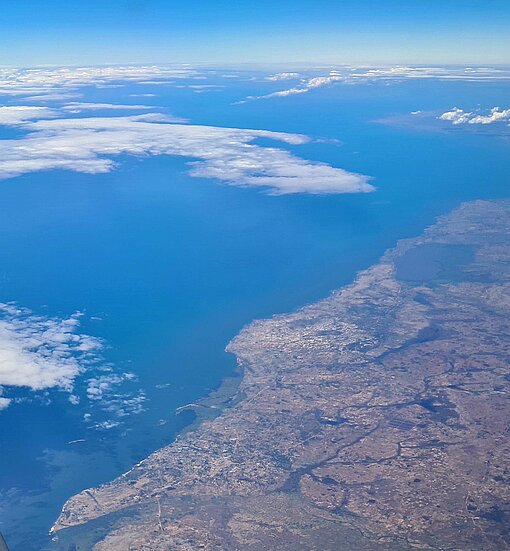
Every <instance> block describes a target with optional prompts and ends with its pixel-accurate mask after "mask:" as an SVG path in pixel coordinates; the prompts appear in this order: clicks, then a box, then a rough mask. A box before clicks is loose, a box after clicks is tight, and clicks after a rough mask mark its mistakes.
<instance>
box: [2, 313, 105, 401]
mask: <svg viewBox="0 0 510 551" xmlns="http://www.w3.org/2000/svg"><path fill="white" fill-rule="evenodd" d="M79 317H80V314H79V313H77V314H74V315H73V316H71V317H69V318H67V319H56V318H44V317H42V316H36V315H35V314H33V313H32V312H31V311H30V310H27V309H24V308H18V307H17V306H15V305H13V304H0V386H4V387H9V386H14V387H27V388H29V389H31V390H43V389H47V388H52V387H59V388H61V389H64V390H67V391H70V390H71V389H72V387H73V382H74V379H75V378H76V377H77V376H78V375H79V374H80V373H81V372H83V371H84V369H85V368H86V366H87V365H88V364H90V363H91V362H93V361H95V360H96V354H97V353H98V352H99V350H100V349H101V342H100V341H99V340H98V339H96V338H94V337H91V336H88V335H82V334H79V333H78V332H77V329H78V326H79Z"/></svg>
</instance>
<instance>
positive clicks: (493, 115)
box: [439, 107, 510, 125]
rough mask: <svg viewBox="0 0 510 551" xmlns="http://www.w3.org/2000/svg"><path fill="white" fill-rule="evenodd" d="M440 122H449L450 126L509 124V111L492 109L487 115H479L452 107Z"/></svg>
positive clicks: (441, 117)
mask: <svg viewBox="0 0 510 551" xmlns="http://www.w3.org/2000/svg"><path fill="white" fill-rule="evenodd" d="M439 119H440V120H443V121H449V122H451V123H452V124H455V125H458V124H493V123H495V122H509V121H510V109H500V108H499V107H493V108H492V109H491V110H490V111H489V114H487V115H484V114H479V113H473V112H467V111H464V110H463V109H460V108H458V107H454V108H453V109H452V110H451V111H446V112H445V113H443V114H442V115H441V116H440V117H439Z"/></svg>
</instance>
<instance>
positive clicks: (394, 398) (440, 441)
mask: <svg viewBox="0 0 510 551" xmlns="http://www.w3.org/2000/svg"><path fill="white" fill-rule="evenodd" d="M228 351H229V352H232V353H234V354H235V355H236V356H237V358H238V361H239V365H240V368H241V370H242V374H243V377H242V380H241V382H240V384H239V386H238V388H237V394H236V396H235V397H234V398H233V399H231V400H229V401H228V403H227V404H225V406H224V408H223V409H222V410H221V411H220V413H219V415H217V416H216V417H215V418H213V419H208V420H205V421H203V422H202V423H201V424H199V425H198V427H197V428H196V429H194V430H192V431H189V432H187V433H185V434H183V435H181V436H180V437H178V438H177V439H176V440H175V442H173V443H172V444H171V445H169V446H167V447H165V448H163V449H161V450H159V451H157V452H155V453H153V454H152V455H151V456H150V457H148V458H147V459H146V460H144V461H143V462H141V463H140V464H139V465H137V466H136V467H134V468H133V469H132V470H131V471H130V472H128V473H126V474H125V475H123V476H121V477H120V478H118V479H117V480H114V481H113V482H111V483H110V484H107V485H105V486H102V487H100V488H96V489H90V490H86V491H84V492H82V493H81V494H79V495H76V496H74V497H73V498H72V499H70V500H69V501H68V502H67V503H66V505H65V506H64V508H63V511H62V514H61V516H60V517H59V519H58V520H57V522H56V524H55V526H54V528H53V532H54V533H56V537H57V538H58V541H59V542H60V544H61V545H64V544H65V546H66V547H63V549H68V547H67V546H68V545H69V542H73V543H72V545H76V548H77V549H78V550H85V549H92V548H93V549H94V551H120V550H122V551H127V550H133V551H134V550H137V551H142V550H143V551H149V550H150V551H160V550H190V551H191V550H197V549H208V550H232V551H234V550H246V551H259V550H288V551H290V550H315V549H316V550H320V551H341V550H349V551H350V550H397V551H398V550H406V549H426V550H429V549H430V550H433V549H441V550H462V551H469V550H499V549H507V548H509V547H510V532H509V529H510V484H509V482H510V440H509V438H508V431H509V421H510V404H509V401H508V391H509V388H510V368H509V360H510V202H504V201H502V202H484V201H476V202H472V203H466V204H464V205H462V206H461V207H460V208H459V209H457V210H455V211H454V212H453V213H451V214H450V215H448V216H445V217H443V218H441V219H439V220H438V222H437V224H435V225H434V226H432V227H430V228H429V229H428V230H427V231H426V232H425V233H424V234H423V235H422V236H421V237H419V238H416V239H410V240H404V241H401V242H400V243H399V244H398V246H397V247H396V248H395V249H394V250H391V251H389V252H387V253H386V254H385V255H384V257H383V258H382V259H381V261H380V262H379V263H378V264H376V265H374V266H373V267H371V268H370V269H368V270H366V271H364V272H362V273H360V274H359V276H358V278H357V279H356V281H355V282H354V283H353V284H352V285H350V286H348V287H345V288H343V289H341V290H339V291H337V292H335V293H333V294H332V295H331V296H330V297H328V298H326V299H325V300H322V301H320V302H317V303H315V304H311V305H309V306H306V307H304V308H302V309H300V310H298V311H296V312H294V313H291V314H286V315H279V316H275V317H273V318H271V319H267V320H261V321H255V322H254V323H252V324H250V325H249V326H247V327H246V328H245V329H244V330H243V331H241V333H240V334H239V335H238V336H237V337H236V338H235V339H234V340H233V341H232V342H231V343H230V344H229V346H228ZM64 542H65V543H64ZM69 548H71V547H69ZM72 548H74V547H72Z"/></svg>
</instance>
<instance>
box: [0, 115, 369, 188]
mask: <svg viewBox="0 0 510 551" xmlns="http://www.w3.org/2000/svg"><path fill="white" fill-rule="evenodd" d="M168 121H172V119H169V118H168V117H165V116H164V115H161V114H159V113H153V114H145V115H137V116H126V117H93V118H73V119H54V120H39V121H35V122H27V123H26V124H25V125H24V128H25V129H27V130H28V131H29V133H28V134H27V135H26V136H24V137H22V138H20V139H16V140H0V178H10V177H14V176H17V175H20V174H24V173H27V172H34V171H40V170H52V169H66V170H74V171H77V172H85V173H92V174H94V173H102V172H108V171H110V170H112V169H113V168H114V167H115V166H116V164H115V162H114V160H113V159H112V157H114V156H117V155H120V154H131V155H177V156H183V157H187V158H194V159H197V160H196V161H194V162H190V163H189V164H190V166H191V167H192V168H191V171H190V174H191V175H192V176H197V177H204V178H215V179H217V180H220V181H222V182H224V183H227V184H229V185H237V186H244V187H248V186H262V187H266V188H268V190H269V192H270V193H272V194H285V193H315V194H322V193H356V192H368V191H372V190H373V187H372V186H371V185H370V184H369V177H367V176H364V175H361V174H355V173H352V172H348V171H346V170H343V169H341V168H334V167H331V166H329V165H326V164H324V163H318V162H312V161H306V160H304V159H300V158H298V157H295V156H294V155H292V154H291V153H290V152H288V151H286V150H283V149H279V148H275V147H262V146H259V145H256V144H254V143H253V142H254V141H255V140H256V139H258V138H267V139H271V140H276V141H281V142H284V143H287V144H291V145H299V144H304V143H306V142H308V141H309V139H308V138H307V137H306V136H303V135H299V134H286V133H282V132H271V131H265V130H244V129H237V128H220V127H213V126H197V125H183V124H170V123H169V122H168Z"/></svg>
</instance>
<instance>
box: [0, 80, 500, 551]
mask: <svg viewBox="0 0 510 551" xmlns="http://www.w3.org/2000/svg"><path fill="white" fill-rule="evenodd" d="M249 86H251V85H250V84H249V83H236V84H235V86H233V87H232V89H228V90H226V91H223V92H221V93H209V94H201V95H198V94H196V95H193V94H190V93H189V91H185V90H176V89H171V88H165V89H164V90H160V89H158V90H157V91H158V94H159V95H158V97H157V98H155V99H154V101H155V102H156V101H157V103H158V104H159V105H164V106H166V107H168V109H169V110H170V111H172V112H173V113H174V114H176V115H179V116H184V117H188V118H190V119H191V121H192V122H196V123H201V124H212V125H221V126H235V127H243V128H264V129H270V130H278V131H287V132H301V133H305V134H308V135H311V136H316V137H322V138H334V139H335V140H339V141H341V142H342V143H341V144H338V143H333V142H328V141H318V142H315V143H310V144H308V145H304V146H296V147H292V148H291V149H292V150H293V152H295V153H296V154H297V155H299V156H302V157H304V158H308V159H316V160H320V161H325V162H328V163H330V164H333V165H335V166H339V167H343V168H346V169H349V170H352V171H358V172H362V173H364V174H369V175H371V176H373V177H374V184H375V185H376V186H377V191H376V192H375V193H372V194H362V195H337V196H328V197H321V196H305V195H296V196H281V197H274V196H268V195H265V194H263V193H261V192H260V191H257V190H253V189H240V188H235V187H228V186H225V185H219V184H217V183H216V182H214V181H210V180H201V179H197V178H190V177H189V176H188V175H186V164H185V160H183V159H177V158H170V157H155V158H146V159H143V160H140V159H133V158H128V157H126V158H123V159H120V161H121V166H120V168H119V169H118V170H115V171H114V172H111V173H109V174H104V175H94V176H92V175H82V174H75V173H70V172H61V171H52V172H48V173H39V174H32V175H26V176H22V177H19V178H16V179H12V180H8V181H4V182H1V183H0V301H2V302H6V301H16V302H17V303H18V304H20V305H23V306H24V307H27V308H30V309H31V310H32V311H34V312H35V313H38V314H43V315H45V316H67V315H69V314H71V313H73V312H75V311H77V310H80V311H83V312H84V316H83V318H82V328H81V330H82V331H83V332H85V333H88V334H91V335H95V336H98V337H100V338H102V339H104V342H105V343H106V348H105V351H104V356H105V358H104V361H105V362H111V363H112V364H113V365H115V366H116V369H119V370H121V371H122V370H126V371H130V372H133V373H135V374H136V376H137V380H136V381H132V382H130V383H129V388H130V390H131V391H133V392H136V391H139V389H143V390H144V392H145V393H146V397H147V400H146V402H145V411H144V412H142V413H140V414H138V415H130V416H127V417H126V418H124V419H123V420H122V424H121V425H119V426H118V427H115V428H112V429H110V430H106V431H95V430H91V429H90V428H88V425H87V424H86V423H84V421H83V415H84V413H87V412H88V411H89V409H90V408H89V406H88V404H87V402H86V401H85V400H83V401H82V403H80V405H77V406H71V405H70V404H69V402H68V400H67V395H65V394H63V393H58V392H51V393H50V394H49V395H48V396H47V397H46V399H47V400H51V403H50V404H46V403H43V401H41V400H35V401H34V400H32V401H28V402H24V403H21V404H16V405H15V406H11V407H10V408H8V409H6V410H5V411H3V412H2V413H1V414H0V429H1V433H0V448H1V450H2V453H1V454H0V530H2V532H4V534H5V536H6V538H7V540H8V541H9V542H10V545H11V546H12V548H13V550H14V551H39V550H41V549H44V548H45V546H46V545H47V543H48V539H47V537H46V532H47V529H48V527H49V526H50V525H51V523H52V521H53V520H54V519H55V517H56V516H57V514H58V512H59V509H60V507H61V506H62V504H63V502H64V501H65V499H66V498H67V497H69V496H70V495H72V494H73V493H75V492H77V491H79V490H81V489H83V488H85V487H88V486H91V485H97V484H99V483H101V482H104V481H107V480H109V479H111V478H112V477H114V476H116V475H118V474H120V473H122V472H124V471H125V470H127V469H128V468H129V467H130V466H131V465H132V464H134V463H136V462H137V461H139V460H140V459H142V458H143V457H144V456H146V455H147V454H148V453H150V451H152V450H154V449H156V448H158V447H160V446H162V445H164V444H165V443H168V442H170V441H171V440H172V438H173V437H174V436H175V434H176V433H177V432H178V431H179V430H181V429H182V428H183V427H184V426H185V425H186V424H187V423H189V422H190V421H191V416H190V415H181V416H175V414H174V411H175V408H177V407H179V406H181V405H183V404H186V403H189V402H191V401H193V400H196V399H197V398H199V397H201V396H204V395H206V394H207V393H208V392H209V391H210V389H212V388H215V387H217V386H218V385H219V384H220V382H221V380H222V379H223V378H224V377H225V376H226V375H228V374H229V373H232V371H233V369H234V365H235V362H234V359H233V358H232V357H230V356H228V355H227V354H226V353H224V352H223V350H224V347H225V345H226V344H227V343H228V341H229V340H230V339H231V338H232V337H233V336H234V335H235V334H236V333H237V332H238V331H239V329H240V328H241V327H242V326H243V325H244V324H246V323H249V322H250V321H251V320H252V319H254V318H258V317H265V316H270V315H272V314H273V313H278V312H283V311H288V310H291V309H294V308H296V307H298V306H300V305H302V304H304V303H307V302H310V301H313V300H316V299H318V298H320V297H322V296H324V295H326V294H327V293H328V292H329V291H331V290H332V289H334V288H337V287H340V286H342V285H344V284H346V283H348V282H350V281H351V280H352V279H353V278H354V276H355V274H356V272H357V271H358V270H360V269H363V268H365V267H367V266H369V265H370V264H371V263H373V262H375V261H376V260H377V258H378V257H379V256H380V255H381V254H382V253H383V252H384V250H385V249H386V248H388V247H391V246H392V245H393V244H394V243H395V241H396V240H397V239H400V238H404V237H410V236H414V235H417V234H419V233H420V232H421V231H422V230H423V229H424V227H426V226H427V225H428V224H430V223H432V222H433V221H434V218H435V217H436V216H437V215H439V214H442V213H445V212H447V211H449V210H450V209H452V208H454V207H455V206H456V205H458V204H459V203H460V202H461V201H464V200H470V199H474V198H497V197H506V196H508V189H509V174H510V172H509V168H510V157H509V144H508V141H506V140H505V139H503V138H501V137H497V136H487V135H482V134H473V133H470V134H468V133H462V132H434V131H428V130H425V129H423V128H420V127H419V126H415V127H401V126H397V125H393V124H380V123H375V122H373V121H374V120H376V119H380V118H384V117H389V116H392V115H399V114H407V113H409V112H410V111H414V110H418V109H422V110H429V109H430V110H434V109H438V110H447V109H449V108H451V107H453V105H460V106H464V105H465V106H466V107H467V108H470V107H471V106H472V105H476V104H479V103H481V104H483V105H484V106H487V107H492V106H493V105H499V104H504V100H505V98H506V97H508V88H507V87H506V86H505V85H504V84H476V83H451V82H446V83H438V82H433V81H430V82H428V81H427V82H426V81H422V82H406V83H401V84H393V85H391V86H386V85H383V84H366V85H358V86H336V87H332V88H328V89H323V90H320V91H317V92H316V93H315V92H314V93H309V94H303V95H301V96H295V97H290V98H286V99H284V100H270V101H260V102H252V103H248V104H244V105H241V106H233V105H231V102H232V100H235V99H238V98H239V97H242V96H243V95H247V94H248V93H250V89H249ZM148 91H155V90H152V89H150V88H148ZM129 92H130V90H129V89H122V90H120V91H119V90H118V89H114V90H102V91H97V90H96V91H93V90H90V91H89V92H88V93H89V95H90V98H89V99H92V100H99V99H100V100H104V101H112V100H114V101H123V100H125V97H124V95H128V94H129ZM10 135H11V134H9V136H10ZM7 136H8V135H7V133H6V134H4V135H3V137H7ZM0 137H2V136H1V135H0ZM279 147H280V145H279ZM77 392H78V393H80V392H83V389H81V390H80V387H79V385H78V391H77ZM106 418H107V416H106V414H105V419H106ZM76 440H78V441H80V442H75V443H74V444H69V443H68V442H70V441H76ZM81 440H83V441H81Z"/></svg>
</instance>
